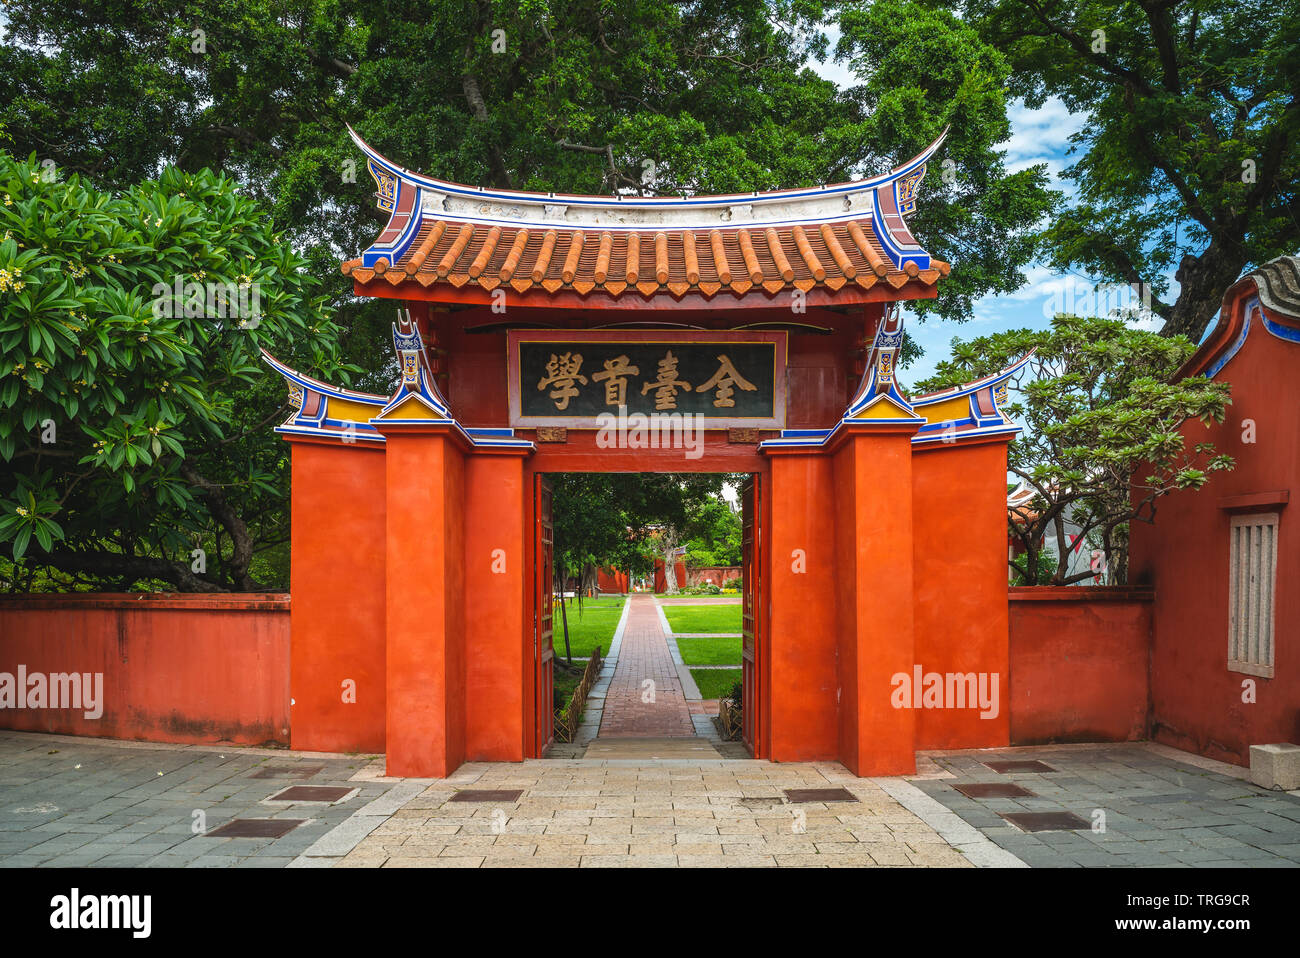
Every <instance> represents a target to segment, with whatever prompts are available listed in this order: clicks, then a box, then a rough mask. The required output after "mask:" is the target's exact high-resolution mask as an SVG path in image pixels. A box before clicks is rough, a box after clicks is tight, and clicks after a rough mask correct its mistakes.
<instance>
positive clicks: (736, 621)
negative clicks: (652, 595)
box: [663, 602, 740, 632]
mask: <svg viewBox="0 0 1300 958" xmlns="http://www.w3.org/2000/svg"><path fill="white" fill-rule="evenodd" d="M663 610H664V615H665V616H667V617H668V624H669V625H670V626H672V630H673V631H674V632H739V631H740V603H739V602H737V603H736V604H735V605H665V606H663Z"/></svg>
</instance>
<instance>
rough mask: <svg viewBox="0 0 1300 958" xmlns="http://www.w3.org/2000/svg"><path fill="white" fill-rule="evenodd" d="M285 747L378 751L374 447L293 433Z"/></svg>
mask: <svg viewBox="0 0 1300 958" xmlns="http://www.w3.org/2000/svg"><path fill="white" fill-rule="evenodd" d="M290 450H291V452H290V457H291V462H292V469H293V497H292V499H291V502H290V506H291V510H292V515H291V518H292V538H291V549H292V560H293V561H292V563H291V565H290V573H289V575H290V592H291V594H292V596H293V600H292V603H291V605H290V613H289V618H290V666H289V674H290V678H289V694H290V695H291V696H292V701H293V706H292V708H291V712H290V714H291V716H292V724H291V727H290V739H289V741H290V744H291V745H292V747H293V748H295V749H305V750H307V751H318V752H382V751H383V750H384V714H385V713H384V708H385V704H384V703H385V685H386V682H387V677H386V675H385V669H384V629H385V624H384V564H385V556H384V532H385V524H384V476H385V469H384V447H383V446H381V445H379V444H377V443H375V444H370V443H355V444H346V443H340V442H337V441H333V440H325V441H319V440H313V439H300V438H293V439H292V440H291V443H290Z"/></svg>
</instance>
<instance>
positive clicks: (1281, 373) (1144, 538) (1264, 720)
mask: <svg viewBox="0 0 1300 958" xmlns="http://www.w3.org/2000/svg"><path fill="white" fill-rule="evenodd" d="M1256 294H1257V290H1256V285H1255V283H1254V281H1252V280H1251V279H1250V278H1249V277H1247V278H1245V279H1243V280H1242V281H1240V282H1238V283H1237V284H1236V285H1235V286H1234V287H1233V288H1232V289H1231V290H1229V291H1228V294H1227V296H1225V297H1224V305H1223V310H1222V312H1221V314H1220V321H1219V324H1218V325H1217V326H1216V327H1215V329H1214V331H1213V332H1212V333H1211V334H1210V336H1209V337H1207V339H1206V341H1205V344H1204V345H1203V346H1202V347H1201V349H1200V351H1199V352H1198V353H1197V356H1196V357H1194V358H1193V359H1192V361H1191V362H1190V363H1189V364H1188V365H1187V366H1186V367H1184V369H1183V371H1182V374H1183V375H1195V374H1197V373H1199V372H1205V371H1209V370H1211V369H1213V368H1214V366H1215V365H1216V364H1218V363H1220V362H1223V361H1224V360H1225V359H1226V363H1224V364H1223V366H1222V369H1220V370H1219V371H1217V372H1216V373H1215V375H1214V378H1215V379H1216V380H1218V381H1221V382H1227V383H1230V384H1231V385H1232V405H1231V406H1229V407H1228V411H1227V416H1226V418H1225V421H1224V422H1223V423H1221V424H1212V425H1210V426H1208V427H1207V426H1203V425H1202V424H1201V423H1200V422H1199V421H1193V422H1192V423H1190V424H1188V425H1187V426H1185V427H1184V429H1183V434H1184V436H1185V441H1186V443H1187V444H1188V446H1189V447H1190V446H1191V445H1192V444H1194V443H1200V442H1211V443H1213V444H1214V447H1215V450H1216V451H1217V452H1222V453H1227V454H1229V455H1231V456H1233V457H1234V458H1235V459H1236V468H1234V469H1233V470H1232V471H1230V472H1216V473H1212V474H1211V477H1210V479H1209V481H1208V482H1207V483H1206V485H1205V486H1204V487H1203V488H1201V489H1199V490H1196V491H1190V490H1189V491H1183V492H1176V493H1173V494H1171V495H1169V496H1167V497H1165V498H1162V499H1161V500H1159V503H1158V505H1157V509H1156V514H1155V519H1154V522H1152V523H1134V524H1133V527H1132V532H1131V538H1132V546H1131V557H1130V563H1129V565H1130V570H1129V578H1130V581H1133V582H1145V583H1149V584H1151V585H1153V586H1154V587H1155V589H1156V600H1155V616H1156V621H1157V623H1158V625H1159V627H1158V629H1157V632H1156V636H1155V642H1154V646H1153V650H1152V660H1151V694H1152V702H1153V707H1154V713H1155V714H1154V722H1153V726H1152V732H1153V735H1154V737H1155V738H1156V740H1158V741H1160V742H1164V743H1166V744H1168V745H1172V746H1174V747H1176V748H1183V749H1188V750H1190V751H1194V752H1199V753H1201V754H1203V755H1208V756H1209V757H1211V758H1216V759H1220V760H1222V761H1226V762H1233V763H1236V764H1238V765H1246V764H1249V761H1250V746H1251V745H1261V744H1267V743H1272V742H1300V589H1297V588H1296V583H1297V582H1300V526H1297V523H1296V518H1295V515H1294V514H1293V512H1294V510H1295V509H1296V508H1297V506H1296V505H1295V503H1294V502H1292V500H1293V499H1295V498H1296V496H1297V494H1298V493H1300V323H1297V321H1296V320H1295V319H1287V318H1286V317H1284V316H1281V315H1278V314H1274V313H1272V312H1271V311H1267V310H1265V311H1264V315H1261V314H1260V312H1258V311H1254V310H1252V321H1251V323H1250V326H1249V328H1248V329H1245V328H1244V324H1245V314H1246V311H1247V306H1248V304H1250V303H1251V301H1252V300H1254V298H1255V296H1256ZM1265 319H1267V320H1268V321H1269V322H1270V323H1271V324H1273V327H1274V328H1275V329H1280V330H1282V331H1283V332H1285V331H1286V330H1290V335H1292V336H1294V337H1296V341H1287V340H1286V339H1284V338H1282V337H1281V336H1279V335H1275V334H1273V333H1271V332H1269V330H1268V328H1266V327H1265V323H1264V320H1265ZM1242 337H1244V341H1242ZM1238 343H1240V345H1235V344H1238ZM1234 348H1235V349H1236V351H1235V353H1234V352H1233V349H1234ZM1252 513H1255V514H1258V513H1275V514H1277V515H1279V517H1280V519H1279V522H1278V529H1277V540H1276V546H1277V548H1276V552H1277V574H1276V593H1275V606H1274V622H1273V642H1274V648H1275V653H1274V672H1273V675H1272V676H1271V677H1265V676H1259V675H1249V674H1245V673H1242V672H1237V671H1231V670H1229V668H1228V661H1227V659H1228V654H1227V653H1228V624H1229V611H1228V598H1229V585H1230V583H1229V579H1230V569H1229V564H1230V551H1229V549H1230V539H1229V533H1230V529H1231V522H1232V518H1233V517H1234V516H1237V515H1249V514H1252Z"/></svg>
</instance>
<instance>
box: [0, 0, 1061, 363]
mask: <svg viewBox="0 0 1300 958" xmlns="http://www.w3.org/2000/svg"><path fill="white" fill-rule="evenodd" d="M7 12H8V16H9V24H8V31H7V33H6V36H5V42H4V44H3V46H0V100H3V101H5V102H7V103H9V104H10V106H9V113H10V121H9V124H8V128H9V135H10V136H11V137H12V140H13V142H14V144H15V147H16V149H17V150H19V151H20V152H22V153H23V154H24V155H25V154H26V153H28V152H35V153H36V154H37V155H38V156H39V157H41V158H50V159H53V160H54V161H55V162H56V163H57V164H58V165H59V166H61V167H67V168H69V169H71V170H75V171H79V172H82V173H84V174H87V175H89V176H92V177H94V178H95V179H96V180H98V181H100V182H103V183H106V184H110V185H118V186H122V185H126V184H129V183H132V182H135V181H137V180H138V179H141V178H143V177H146V176H150V175H154V174H155V173H156V172H157V170H158V168H159V167H160V165H161V164H162V163H164V162H168V161H174V162H176V163H177V164H179V165H180V166H181V167H182V168H184V169H189V170H197V169H199V168H203V167H209V168H212V169H214V170H219V171H224V172H227V173H229V174H230V175H232V176H234V177H235V178H237V179H238V180H239V181H240V182H241V183H242V184H243V185H244V186H245V188H246V189H249V190H251V191H253V192H254V193H255V194H256V195H258V196H259V197H261V198H263V199H264V200H265V201H266V202H267V204H268V206H269V207H270V208H271V209H273V211H274V215H275V222H276V225H277V226H278V227H280V228H284V229H286V230H289V231H290V232H291V234H292V235H293V236H294V237H295V239H296V240H297V242H299V243H300V244H304V245H305V246H306V247H308V248H309V249H310V250H311V253H310V255H309V259H310V260H311V261H312V265H313V269H314V270H316V271H317V272H318V273H319V274H320V275H321V276H324V277H328V279H329V282H330V287H329V288H330V289H331V290H333V291H334V292H336V293H337V294H339V296H340V299H341V301H342V299H343V294H344V293H345V291H346V289H347V285H346V283H345V281H344V280H343V278H342V277H341V276H339V275H338V261H339V259H340V258H343V257H346V256H350V255H353V254H354V253H355V252H356V251H357V250H358V249H360V248H362V247H364V246H365V245H367V244H368V242H369V241H370V240H371V239H372V238H373V237H374V235H375V231H376V224H375V222H374V218H373V217H374V215H375V211H374V204H373V201H372V199H371V197H370V193H371V192H372V190H373V184H372V183H371V182H370V179H369V176H368V175H367V174H366V173H365V170H364V166H363V165H361V164H359V162H358V160H359V156H358V153H357V151H356V150H355V148H354V147H353V146H352V144H351V143H350V141H349V140H348V138H347V135H346V130H345V124H346V123H351V124H352V125H354V126H355V127H356V128H357V129H358V130H359V132H360V133H361V134H362V135H363V136H364V137H366V139H367V140H368V141H370V142H371V143H372V144H374V145H375V146H376V147H377V148H379V149H380V150H381V151H383V152H384V153H386V154H387V155H389V156H391V157H393V158H395V159H398V160H400V161H401V162H403V163H406V164H408V165H410V166H412V167H415V168H418V169H421V170H423V171H426V172H429V173H431V174H433V175H436V176H440V177H444V178H448V179H453V180H459V181H461V182H466V183H470V184H491V185H496V186H512V187H516V188H521V189H530V190H556V191H569V192H592V193H608V192H612V191H628V190H631V191H636V192H644V193H654V194H659V195H671V194H676V193H679V192H731V191H744V190H762V189H774V188H785V187H800V186H810V185H816V184H820V183H827V182H837V181H841V180H845V179H850V178H852V177H854V176H856V175H862V174H866V173H874V172H879V171H881V170H884V169H887V168H889V167H890V166H892V165H894V164H895V163H897V162H899V161H901V160H904V159H906V158H908V157H910V156H912V155H914V154H915V153H916V152H917V151H919V150H920V149H921V148H922V147H924V146H925V145H926V144H928V143H929V142H930V141H931V140H932V139H933V138H934V137H935V136H937V135H938V134H939V132H940V131H941V130H942V129H943V128H944V126H945V125H951V127H952V133H951V135H950V138H949V141H948V145H947V146H946V147H945V152H944V154H943V157H944V158H945V159H948V160H951V161H952V163H951V165H950V166H948V167H947V169H948V170H949V172H950V175H949V176H948V177H946V178H944V177H941V174H942V173H943V171H942V170H938V169H936V170H934V171H932V175H931V176H930V178H929V179H928V180H927V187H926V188H927V190H929V191H930V193H929V195H927V197H926V199H925V202H924V203H923V204H922V206H923V207H924V209H925V212H924V214H923V215H921V216H918V218H917V221H916V227H917V232H918V235H919V237H920V238H921V240H922V242H923V243H926V244H928V246H929V247H930V248H931V249H932V250H933V251H934V253H935V254H936V255H937V256H940V257H941V258H946V259H950V260H953V261H954V264H955V265H956V267H957V269H956V270H955V272H954V274H953V275H954V277H955V279H951V280H950V281H949V282H948V283H947V284H945V285H944V286H943V288H942V290H941V292H940V299H939V301H938V302H937V304H935V305H934V306H929V305H927V306H926V307H924V308H926V309H933V308H937V309H938V310H939V312H940V313H941V314H942V315H946V316H956V317H965V316H967V315H968V314H969V309H970V303H971V301H972V299H973V298H975V297H977V296H979V295H982V294H984V293H987V292H990V291H998V290H1007V289H1013V288H1015V287H1016V286H1017V285H1018V284H1019V283H1020V267H1021V266H1023V265H1024V264H1025V263H1026V262H1027V261H1028V260H1029V258H1030V256H1031V254H1032V247H1033V235H1034V231H1035V230H1036V229H1037V228H1038V227H1039V226H1040V225H1041V223H1040V221H1041V218H1042V215H1043V213H1044V212H1045V211H1046V209H1047V208H1048V203H1049V194H1048V192H1047V190H1046V188H1045V177H1044V174H1043V172H1042V170H1037V169H1035V170H1030V171H1025V172H1023V173H1019V174H1016V175H1014V176H1007V175H1006V174H1005V171H1004V170H1003V169H1002V165H1001V160H1000V157H999V155H998V153H997V152H996V144H997V143H998V142H1000V141H1002V140H1004V139H1005V138H1006V137H1007V135H1008V132H1009V131H1008V127H1007V122H1006V111H1005V102H1004V97H1005V95H1004V88H1005V87H1006V84H1007V82H1008V77H1007V64H1006V62H1005V60H1004V59H1003V58H1002V56H1001V55H1000V54H998V53H997V52H996V51H994V50H992V49H991V48H989V47H987V46H985V45H984V44H983V43H982V42H981V41H980V40H979V38H978V36H977V35H976V34H975V33H974V31H972V30H970V29H968V28H966V27H964V26H963V25H962V24H960V22H958V21H957V20H956V19H955V18H953V17H952V16H950V15H947V14H940V13H934V12H928V11H926V10H924V9H923V8H921V7H919V6H917V5H915V4H913V3H911V2H899V0H879V2H876V3H873V4H871V5H870V7H867V8H865V9H862V10H858V9H851V10H848V11H846V12H845V13H844V15H843V42H842V43H841V45H840V47H839V51H838V52H839V53H840V54H842V55H843V56H844V57H846V58H847V61H848V62H849V64H850V65H851V66H852V67H853V68H854V69H855V70H856V71H857V72H858V74H859V76H861V77H862V79H863V83H862V85H861V86H860V87H856V88H854V89H850V90H839V89H837V88H836V86H835V84H834V83H832V82H830V81H828V80H826V79H824V78H822V77H819V76H818V75H817V74H816V73H814V72H813V71H812V70H811V69H808V68H807V67H806V63H807V62H808V61H809V58H810V57H819V56H824V55H826V54H827V52H828V51H827V46H826V44H827V41H826V37H825V35H824V33H823V32H822V27H823V26H824V25H825V23H827V22H828V11H827V9H825V8H824V7H823V5H822V4H820V3H817V2H807V0H777V2H764V0H746V2H734V0H727V2H723V0H695V2H691V3H678V2H675V0H630V2H625V3H608V2H603V0H569V2H549V3H548V2H529V3H517V2H513V0H511V2H506V0H497V2H491V0H479V2H472V0H394V2H391V3H385V4H383V5H372V6H366V5H361V6H356V5H351V4H342V3H338V2H334V0H298V2H288V3H272V2H269V0H220V2H207V3H192V2H184V0H159V2H156V3H150V4H146V5H138V4H120V5H118V4H115V5H109V6H107V7H102V8H100V9H96V10H94V11H90V10H87V9H85V8H84V5H83V4H81V3H79V2H77V0H42V2H40V3H36V2H23V0H17V2H13V3H10V4H9V5H8V6H7ZM343 305H345V307H346V308H347V309H348V310H349V313H348V314H345V317H346V318H345V325H346V326H349V327H352V326H354V325H355V326H357V327H358V336H357V338H358V339H360V340H362V342H357V343H354V342H351V341H350V342H348V344H347V349H348V352H349V355H350V356H352V357H354V358H355V359H357V360H358V361H362V362H365V361H367V360H369V359H372V358H375V356H376V351H378V350H381V349H382V348H383V337H382V335H379V334H377V332H376V330H375V326H374V321H375V319H376V318H378V320H379V322H380V323H382V325H380V326H379V327H378V328H379V329H384V328H386V324H387V321H388V318H389V317H388V315H387V312H386V311H384V312H383V315H382V316H378V314H379V312H380V311H382V310H383V307H382V305H376V304H367V305H362V306H359V307H358V306H355V305H354V304H351V303H346V302H344V303H343ZM353 308H356V309H359V310H360V311H361V312H362V313H364V314H365V315H366V316H367V317H368V318H369V320H370V322H356V321H355V320H354V319H352V318H351V317H350V311H351V310H352V309H353Z"/></svg>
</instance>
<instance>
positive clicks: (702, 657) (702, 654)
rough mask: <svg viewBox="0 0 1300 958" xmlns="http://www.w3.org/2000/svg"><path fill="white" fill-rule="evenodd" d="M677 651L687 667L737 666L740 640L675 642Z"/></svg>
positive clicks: (721, 639) (681, 639) (684, 640)
mask: <svg viewBox="0 0 1300 958" xmlns="http://www.w3.org/2000/svg"><path fill="white" fill-rule="evenodd" d="M677 650H678V651H679V652H681V653H682V661H683V662H685V663H686V664H687V665H739V664H740V638H739V636H737V637H736V638H734V639H733V638H716V639H684V638H679V639H678V640H677Z"/></svg>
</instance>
